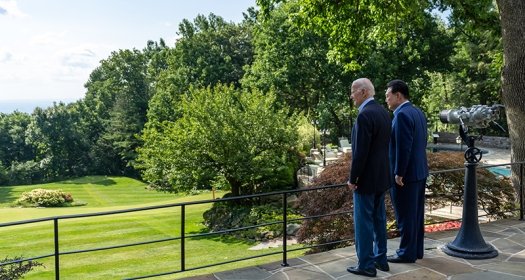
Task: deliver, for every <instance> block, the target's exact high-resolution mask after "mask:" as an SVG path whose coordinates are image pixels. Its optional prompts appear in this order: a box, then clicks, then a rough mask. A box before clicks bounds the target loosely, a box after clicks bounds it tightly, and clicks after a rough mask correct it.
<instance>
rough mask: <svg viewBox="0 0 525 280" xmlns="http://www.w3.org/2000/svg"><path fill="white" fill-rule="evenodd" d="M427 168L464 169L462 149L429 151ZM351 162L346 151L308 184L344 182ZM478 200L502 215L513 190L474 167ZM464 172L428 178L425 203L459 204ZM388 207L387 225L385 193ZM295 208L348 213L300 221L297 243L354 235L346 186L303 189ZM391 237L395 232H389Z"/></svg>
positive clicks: (389, 218) (311, 213)
mask: <svg viewBox="0 0 525 280" xmlns="http://www.w3.org/2000/svg"><path fill="white" fill-rule="evenodd" d="M427 156H428V162H429V168H430V170H433V171H437V170H445V169H454V168H464V165H463V163H464V161H465V160H464V158H463V153H461V152H440V153H429V154H428V155H427ZM350 165H351V156H350V155H349V154H347V155H345V157H343V158H341V159H339V160H338V161H336V162H334V163H333V164H330V165H328V166H327V167H326V169H325V170H324V171H323V172H322V173H321V174H320V176H318V177H317V178H315V179H314V180H313V181H312V182H311V184H310V185H309V186H311V187H313V186H328V185H339V184H346V181H347V180H348V173H349V170H350ZM477 172H478V173H477V187H478V202H479V205H480V206H481V207H483V208H484V210H485V211H486V212H487V213H489V215H492V216H494V217H505V216H507V215H508V214H509V213H508V211H509V210H511V209H513V208H514V201H515V191H514V189H513V188H512V186H511V184H510V181H509V180H508V179H499V178H497V177H496V176H495V175H494V174H492V173H490V172H489V171H488V170H486V169H482V168H478V170H477ZM463 185H464V172H451V173H442V174H435V175H431V176H430V177H429V178H428V180H427V197H429V198H430V199H427V205H431V207H432V208H440V207H443V206H444V205H445V204H448V203H450V201H452V202H453V203H456V204H458V205H459V204H462V201H463ZM385 203H386V210H387V227H388V228H389V229H391V228H393V225H394V224H395V218H394V211H393V208H392V204H391V202H390V195H389V192H387V195H386V196H385ZM297 208H298V209H299V212H300V213H301V215H304V216H314V215H323V214H329V213H339V212H345V211H349V212H350V213H348V214H342V215H335V216H326V217H323V218H319V219H308V220H305V221H303V223H302V226H301V228H300V229H299V231H298V233H297V238H298V241H299V242H302V243H308V244H322V243H328V242H335V241H340V240H346V239H348V240H352V239H353V238H354V218H353V192H351V191H350V190H349V189H348V188H346V187H340V188H333V189H328V190H320V191H309V192H303V193H302V194H301V195H300V196H299V199H298V200H297ZM389 234H390V236H394V235H395V234H396V232H394V231H390V233H389ZM348 245H350V242H347V243H336V244H332V245H326V246H320V247H317V248H314V249H312V251H310V252H318V251H326V250H331V249H333V248H337V247H344V246H348Z"/></svg>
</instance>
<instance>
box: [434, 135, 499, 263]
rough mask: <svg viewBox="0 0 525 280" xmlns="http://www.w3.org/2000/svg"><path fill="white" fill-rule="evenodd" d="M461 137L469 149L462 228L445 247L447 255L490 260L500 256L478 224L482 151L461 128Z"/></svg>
mask: <svg viewBox="0 0 525 280" xmlns="http://www.w3.org/2000/svg"><path fill="white" fill-rule="evenodd" d="M460 135H461V137H462V138H463V140H464V141H465V142H466V143H467V145H468V146H469V148H468V149H467V150H466V151H465V159H466V160H467V162H465V168H466V172H465V186H464V193H463V216H462V222H461V228H460V229H459V232H458V235H457V236H456V239H454V241H452V242H450V243H448V244H447V245H445V247H443V249H442V250H443V252H445V253H446V254H447V255H450V256H453V257H458V258H464V259H490V258H494V257H496V256H498V251H496V250H495V249H494V247H492V246H491V245H489V244H487V243H486V242H485V240H484V239H483V236H482V235H481V230H480V229H479V223H478V190H477V181H476V167H477V166H478V162H479V161H480V160H481V156H482V154H481V151H480V150H479V149H478V148H476V147H474V139H475V138H474V137H472V136H470V137H469V136H467V135H466V132H465V131H464V130H463V128H462V127H460Z"/></svg>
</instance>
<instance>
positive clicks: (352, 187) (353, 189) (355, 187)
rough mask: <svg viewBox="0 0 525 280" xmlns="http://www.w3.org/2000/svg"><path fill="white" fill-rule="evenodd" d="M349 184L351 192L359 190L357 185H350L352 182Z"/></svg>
mask: <svg viewBox="0 0 525 280" xmlns="http://www.w3.org/2000/svg"><path fill="white" fill-rule="evenodd" d="M346 183H347V184H348V187H349V188H350V190H351V191H355V190H356V189H357V185H356V184H352V183H350V181H348V182H346Z"/></svg>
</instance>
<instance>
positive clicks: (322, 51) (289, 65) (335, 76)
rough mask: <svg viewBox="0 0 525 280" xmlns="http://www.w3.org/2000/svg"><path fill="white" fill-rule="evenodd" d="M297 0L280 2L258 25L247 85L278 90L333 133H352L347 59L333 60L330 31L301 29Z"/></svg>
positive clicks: (281, 101)
mask: <svg viewBox="0 0 525 280" xmlns="http://www.w3.org/2000/svg"><path fill="white" fill-rule="evenodd" d="M298 12H299V6H298V5H297V2H296V1H291V2H288V3H285V4H283V5H281V6H279V7H278V8H277V9H275V10H273V11H272V12H271V13H270V14H269V15H267V16H266V17H264V18H263V19H262V20H261V19H260V20H259V22H258V24H257V25H255V26H254V31H253V33H254V36H253V37H254V39H253V44H254V53H255V58H254V62H253V64H252V65H251V67H250V68H249V69H248V70H247V72H246V74H245V76H244V78H243V86H244V87H248V88H257V89H259V90H261V91H263V92H267V91H274V92H275V93H276V95H277V100H278V102H279V104H280V106H284V107H288V108H290V109H291V111H295V112H302V113H304V114H305V115H307V116H308V117H309V118H310V120H316V121H319V125H320V126H321V128H324V129H328V128H334V129H333V132H334V133H333V134H334V135H338V136H342V135H347V134H348V133H349V129H348V125H347V123H346V122H345V119H346V118H347V117H348V116H349V107H348V103H347V102H348V97H347V91H348V87H349V86H350V83H351V78H350V75H349V74H348V73H345V71H344V69H343V67H342V66H341V65H337V64H335V63H331V62H329V61H328V58H327V52H328V36H326V34H317V33H315V32H312V31H308V30H301V29H300V28H299V26H298V23H297V22H295V20H297V18H294V17H293V16H291V15H294V14H296V13H298Z"/></svg>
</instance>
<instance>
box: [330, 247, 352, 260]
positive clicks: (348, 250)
mask: <svg viewBox="0 0 525 280" xmlns="http://www.w3.org/2000/svg"><path fill="white" fill-rule="evenodd" d="M329 253H330V254H334V255H338V256H343V257H353V256H355V255H356V253H355V247H354V246H351V247H345V248H338V249H334V250H330V251H329Z"/></svg>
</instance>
